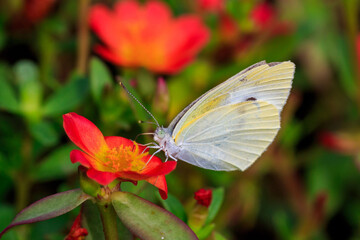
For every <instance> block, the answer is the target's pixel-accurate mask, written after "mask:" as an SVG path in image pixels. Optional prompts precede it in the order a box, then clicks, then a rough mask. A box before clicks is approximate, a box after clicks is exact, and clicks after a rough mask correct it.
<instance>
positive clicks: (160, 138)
mask: <svg viewBox="0 0 360 240" xmlns="http://www.w3.org/2000/svg"><path fill="white" fill-rule="evenodd" d="M170 138H171V136H170V131H169V129H168V128H164V127H157V128H156V130H155V134H154V140H155V141H156V142H157V143H159V144H160V145H162V144H163V143H164V142H165V141H167V140H169V139H170Z"/></svg>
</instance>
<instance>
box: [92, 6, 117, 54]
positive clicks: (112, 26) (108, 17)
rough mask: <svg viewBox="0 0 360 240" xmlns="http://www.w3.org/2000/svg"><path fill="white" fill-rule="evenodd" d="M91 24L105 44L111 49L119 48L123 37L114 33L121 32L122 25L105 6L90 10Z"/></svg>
mask: <svg viewBox="0 0 360 240" xmlns="http://www.w3.org/2000/svg"><path fill="white" fill-rule="evenodd" d="M89 22H90V26H91V28H92V29H93V31H94V32H95V33H96V34H97V35H98V36H99V37H100V38H101V40H102V41H103V42H104V43H105V44H107V45H108V46H110V47H111V48H113V47H116V46H117V44H118V42H119V40H120V39H119V38H120V37H121V36H120V35H119V34H114V33H117V32H118V31H119V29H120V25H119V23H118V21H117V18H116V15H115V14H113V12H112V11H110V10H108V8H107V7H106V6H105V5H103V4H96V5H94V6H93V7H91V9H90V12H89Z"/></svg>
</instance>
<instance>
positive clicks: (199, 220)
mask: <svg viewBox="0 0 360 240" xmlns="http://www.w3.org/2000/svg"><path fill="white" fill-rule="evenodd" d="M194 199H195V200H196V201H197V202H196V204H195V205H194V207H193V208H192V209H191V211H190V214H189V218H188V224H189V226H190V228H191V229H193V230H194V231H195V232H197V231H199V230H200V229H201V228H202V227H203V226H204V224H205V221H206V218H207V217H208V215H209V206H210V203H211V199H212V190H210V189H208V190H205V189H200V190H198V191H197V192H195V194H194Z"/></svg>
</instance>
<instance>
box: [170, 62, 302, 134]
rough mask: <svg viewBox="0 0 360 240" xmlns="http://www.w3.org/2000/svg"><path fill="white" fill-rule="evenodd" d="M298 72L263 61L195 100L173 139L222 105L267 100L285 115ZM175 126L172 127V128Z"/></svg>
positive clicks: (288, 64)
mask: <svg viewBox="0 0 360 240" xmlns="http://www.w3.org/2000/svg"><path fill="white" fill-rule="evenodd" d="M294 71H295V65H294V64H293V63H292V62H289V61H288V62H281V63H269V64H267V63H266V62H264V61H263V62H259V63H257V64H254V65H252V66H250V67H249V68H247V69H245V70H243V71H241V72H240V73H238V74H237V75H235V76H233V77H232V78H230V79H228V80H227V81H225V82H224V83H222V84H220V85H218V86H217V87H215V88H213V89H211V90H210V91H208V92H207V93H205V94H204V95H202V96H201V97H200V98H198V99H197V100H195V101H194V103H193V104H192V106H191V107H190V108H189V109H188V110H187V111H186V112H185V113H184V112H183V113H181V115H182V117H181V118H180V119H179V118H178V117H177V118H176V122H177V123H176V126H175V127H174V130H173V133H172V136H173V137H174V138H175V136H176V135H177V134H178V132H179V131H180V130H181V129H182V128H184V126H188V125H190V124H191V123H193V122H194V121H193V120H194V119H196V118H198V116H200V115H202V114H204V113H206V112H207V111H210V110H212V109H216V108H218V107H221V106H225V105H231V104H236V103H241V102H245V101H250V100H251V101H265V102H268V103H270V104H273V105H274V106H275V107H276V108H277V110H278V112H281V110H282V108H283V106H284V104H285V102H286V99H287V97H288V95H289V92H290V88H291V82H292V79H293V75H294ZM172 125H173V123H172V124H171V126H172Z"/></svg>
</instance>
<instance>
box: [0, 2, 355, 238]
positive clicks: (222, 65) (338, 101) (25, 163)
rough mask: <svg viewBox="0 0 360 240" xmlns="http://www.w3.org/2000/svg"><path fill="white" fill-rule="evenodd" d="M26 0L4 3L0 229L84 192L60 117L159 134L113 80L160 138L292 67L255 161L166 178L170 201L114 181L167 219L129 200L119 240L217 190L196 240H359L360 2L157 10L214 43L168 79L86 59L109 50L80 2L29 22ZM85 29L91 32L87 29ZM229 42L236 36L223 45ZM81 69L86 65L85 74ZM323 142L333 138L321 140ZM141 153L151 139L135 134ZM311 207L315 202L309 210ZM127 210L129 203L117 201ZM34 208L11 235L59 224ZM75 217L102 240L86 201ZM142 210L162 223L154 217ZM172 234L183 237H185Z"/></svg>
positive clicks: (64, 223)
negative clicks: (251, 79)
mask: <svg viewBox="0 0 360 240" xmlns="http://www.w3.org/2000/svg"><path fill="white" fill-rule="evenodd" d="M26 2H27V1H24V0H16V1H3V2H1V4H0V6H1V7H0V182H1V184H0V216H1V217H0V231H1V230H3V229H4V228H6V226H7V225H9V222H10V221H11V219H13V218H14V217H15V214H16V213H17V212H20V211H21V210H22V209H24V208H25V207H26V206H28V205H29V204H30V203H31V202H34V201H36V200H37V199H40V198H43V197H45V196H47V195H50V194H54V193H55V192H57V191H63V190H64V189H65V190H68V189H74V188H76V187H77V186H78V185H79V181H78V179H77V177H76V176H77V175H76V171H77V166H78V165H77V164H72V163H71V161H70V158H69V154H70V151H71V150H72V149H74V148H75V147H74V145H69V139H68V137H67V136H66V135H65V132H64V129H63V127H62V116H61V115H62V114H65V113H68V112H76V113H79V114H81V115H83V116H84V117H86V118H88V119H91V120H92V121H93V122H94V123H95V124H96V125H97V126H98V127H99V128H100V129H101V130H102V132H103V133H104V135H106V136H123V137H127V138H129V139H135V137H136V136H137V135H138V134H139V133H143V132H148V133H152V132H153V131H154V128H155V126H153V125H152V124H138V123H137V121H138V120H144V121H147V120H149V121H153V120H152V119H151V118H150V116H149V115H148V114H147V113H146V112H145V111H144V110H143V109H142V107H141V106H139V105H138V104H137V103H136V102H135V101H134V100H133V99H132V98H131V97H130V96H128V95H127V93H126V92H125V91H124V90H123V89H122V88H121V87H120V86H119V85H118V84H117V82H116V77H118V76H119V77H120V78H121V80H122V81H123V82H124V83H125V85H126V86H127V88H128V89H129V91H130V92H131V93H132V94H133V95H134V96H136V98H137V99H138V100H139V101H140V102H142V103H143V104H144V106H145V107H146V108H147V109H148V110H149V111H150V112H152V113H153V114H154V115H155V117H156V118H157V120H158V121H159V123H160V125H164V126H168V124H169V123H170V121H171V120H172V119H173V118H174V117H175V116H176V115H177V114H178V113H179V112H180V111H181V110H182V109H184V108H185V107H186V106H187V105H188V104H190V103H191V102H192V101H193V100H195V99H196V98H197V97H199V96H201V95H202V94H203V93H204V92H206V91H207V90H209V89H210V88H212V87H214V86H216V85H218V84H219V83H221V82H223V81H224V80H226V79H227V78H229V77H231V76H233V75H234V74H236V73H237V72H239V71H241V70H242V69H244V68H246V67H247V66H249V65H251V64H253V63H255V62H258V61H260V60H266V61H267V62H271V61H285V60H291V61H293V62H294V63H295V64H296V72H295V78H294V81H293V87H292V90H291V94H290V98H289V100H288V102H287V104H286V105H285V108H284V110H283V112H282V115H281V130H280V132H279V134H278V136H277V137H276V139H275V141H274V143H273V144H272V145H271V146H270V147H269V148H268V149H267V151H266V152H265V153H264V154H263V155H262V156H261V158H260V159H259V160H257V162H256V163H255V164H254V165H253V166H251V167H250V168H249V169H248V170H247V171H245V172H236V171H235V172H214V171H208V170H203V169H199V168H196V167H193V166H190V165H188V164H186V163H183V162H178V165H177V168H176V170H175V171H173V172H172V173H171V174H169V175H168V176H166V178H167V186H168V191H169V194H168V199H167V200H163V199H161V198H160V197H159V195H158V194H157V189H156V187H154V186H152V185H151V184H148V183H146V182H145V181H139V182H138V184H137V185H136V186H135V185H134V184H133V183H130V182H127V183H122V185H121V188H122V191H129V192H132V193H134V194H136V195H137V196H139V197H141V198H143V199H146V200H149V201H151V202H154V203H159V205H161V206H163V208H164V209H165V210H166V211H165V210H164V209H162V210H159V209H158V208H156V207H154V206H153V205H151V204H150V203H148V202H145V201H144V200H140V199H139V198H137V197H135V196H133V195H130V194H125V195H123V196H122V197H119V199H120V200H115V201H116V204H115V205H117V207H118V208H120V209H124V208H125V207H126V209H127V210H123V211H124V212H126V213H128V216H126V215H125V214H123V213H119V215H120V216H121V217H120V218H121V219H122V220H123V223H121V222H120V220H119V223H118V228H119V229H120V230H119V231H120V234H121V239H129V240H130V239H133V238H134V237H133V235H132V233H131V232H130V231H129V230H128V229H127V227H128V228H130V229H132V230H133V231H134V232H135V231H138V230H137V229H138V225H137V222H142V223H143V221H144V219H147V221H146V223H143V224H144V225H146V226H147V227H146V231H147V233H148V232H150V230H149V229H152V228H154V226H155V225H157V224H162V223H161V222H160V221H161V219H167V218H166V217H164V213H167V211H169V212H171V213H172V214H174V215H175V216H176V217H177V218H179V219H180V220H181V221H183V222H184V223H186V224H188V219H189V212H190V211H189V208H191V204H190V203H194V199H193V194H194V192H195V191H196V190H198V189H200V188H210V189H214V190H213V199H212V203H211V205H210V207H209V209H208V215H207V218H206V222H205V224H204V225H203V226H202V227H201V229H200V230H198V231H197V232H196V234H197V237H198V238H199V239H207V240H223V239H248V238H262V239H265V238H266V239H360V227H359V222H360V215H359V211H360V188H359V187H358V185H359V181H360V171H359V159H360V151H359V149H360V144H359V141H360V137H359V136H360V127H359V122H360V110H359V109H360V107H359V106H360V100H359V99H360V88H359V84H360V71H359V69H360V65H359V64H360V59H359V56H358V54H359V29H360V28H359V21H358V18H359V16H358V15H359V14H358V13H359V7H360V3H359V1H357V0H349V1H334V2H331V1H330V2H328V1H323V0H304V1H302V0H294V1H256V0H250V1H238V0H236V1H235V0H227V1H225V4H224V7H223V8H222V10H221V13H218V12H216V11H214V12H207V11H206V10H204V9H202V8H201V7H200V6H198V2H199V1H176V0H164V1H163V2H164V3H165V4H168V5H169V7H170V8H171V12H172V13H173V15H174V16H181V15H182V14H195V15H198V16H199V18H200V19H201V20H202V21H204V22H205V24H206V25H207V27H208V28H209V31H210V40H209V42H208V43H207V45H206V47H205V48H204V49H203V50H202V51H201V52H200V53H199V54H198V55H197V56H196V58H195V59H192V60H191V59H189V64H188V65H187V66H186V67H185V68H184V69H182V70H181V71H179V72H178V73H175V74H161V73H155V72H151V71H150V70H147V69H142V68H136V67H124V66H119V65H117V64H114V63H111V61H108V60H105V59H103V58H101V56H100V54H99V56H95V54H98V52H97V51H96V50H94V48H95V46H96V45H97V44H99V43H101V44H105V41H103V39H99V37H98V36H96V33H95V32H94V31H92V30H91V29H90V31H87V30H86V28H82V27H84V26H82V25H79V24H80V23H79V22H78V20H79V16H80V15H79V11H80V9H81V5H80V3H83V2H86V1H57V3H56V4H55V5H53V6H52V7H50V8H49V9H48V10H47V11H48V12H47V13H44V15H43V16H39V18H38V19H37V20H36V21H33V20H31V21H30V20H29V19H27V17H29V16H34V13H35V12H27V11H28V10H29V9H31V8H29V9H25V8H26V7H25V6H26ZM38 2H39V3H37V4H40V5H41V4H45V2H54V1H40V0H39V1H38ZM40 2H41V3H40ZM43 2H44V3H43ZM97 2H99V3H101V2H102V3H105V2H106V1H97ZM110 2H111V1H107V3H106V4H108V3H110ZM112 2H114V3H115V1H112ZM141 2H144V1H141ZM262 2H267V3H270V4H271V5H270V7H271V8H270V9H273V10H274V12H272V13H271V14H272V15H271V14H270V15H268V16H265V17H264V19H266V17H269V16H270V17H273V19H272V21H271V24H270V25H266V26H265V27H263V28H262V27H259V26H256V24H255V23H254V20H253V19H252V17H253V16H252V12H253V10H254V8H255V7H256V6H258V4H259V3H262ZM91 4H94V3H93V2H92V3H91ZM33 5H34V6H35V5H36V4H35V3H34V4H33ZM110 5H111V3H110ZM110 5H109V6H110ZM41 6H42V5H41ZM90 7H91V6H90ZM40 8H41V7H39V8H37V9H38V10H39V9H40ZM29 11H30V10H29ZM44 11H45V10H44ZM35 15H36V14H35ZM40 15H41V14H40ZM83 22H84V23H86V24H88V19H86V20H85V21H83ZM227 27H228V28H229V29H227ZM84 30H85V31H84ZM227 31H228V32H227ZM229 32H230V33H231V34H233V36H230V37H229V36H225V35H226V34H229ZM83 33H85V34H84V35H86V36H85V40H84V39H83V37H84V35H82V34H83ZM154 33H156V31H154ZM179 34H180V33H179ZM231 34H230V35H231ZM111 35H112V36H117V32H116V31H114V32H112V33H111ZM148 37H149V36H147V37H146V38H145V40H144V41H147V40H148ZM182 37H183V35H181V36H179V40H181V38H182ZM189 42H192V41H189ZM88 43H90V44H88ZM120 44H121V41H120V42H119V45H120ZM176 44H177V42H174V45H176ZM165 47H166V46H165ZM110 50H111V49H110ZM154 50H155V49H154ZM141 57H148V56H141ZM175 57H176V56H175ZM82 58H84V59H82ZM169 58H170V57H169ZM149 59H151V58H149ZM80 60H85V66H82V67H80V65H81V64H80V62H81V61H80ZM170 60H172V59H165V61H170ZM159 77H163V78H164V81H165V87H164V89H167V90H168V93H166V94H164V92H162V93H163V94H164V96H159V94H158V92H157V89H158V88H157V87H158V86H157V82H158V81H157V80H158V78H159ZM324 132H325V133H330V134H336V136H338V139H335V140H334V139H331V138H330V139H329V138H327V139H326V138H323V137H322V136H323V133H324ZM337 134H338V135H337ZM331 140H334V141H331ZM136 141H138V142H139V143H149V142H151V141H153V140H152V137H151V136H142V137H139V138H137V139H136ZM321 145H322V146H321ZM151 153H152V151H151ZM157 156H160V157H163V155H162V154H161V153H160V154H159V155H157ZM163 159H164V158H163ZM85 174H86V173H84V175H85ZM75 195H76V196H80V195H81V193H80V190H78V191H75V192H72V194H70V195H66V194H65V195H60V196H63V197H64V198H59V199H57V198H54V199H55V200H54V201H55V203H54V205H56V206H57V207H58V208H59V209H62V210H61V211H60V212H59V214H61V213H63V212H65V210H64V209H66V211H70V208H66V206H65V205H67V204H70V205H72V206H77V205H79V204H81V201H82V200H81V201H80V200H79V201H77V200H76V196H75ZM120 195H121V193H120ZM53 196H54V195H53ZM53 196H52V197H53ZM55 196H57V195H55ZM124 196H125V197H126V198H125V197H124ZM319 196H324V199H323V202H320V203H319V202H317V201H318V200H319V199H318V198H319ZM127 198H129V199H131V200H132V201H135V203H134V205H130V204H128V203H127V202H124V201H125V200H124V199H127ZM50 199H52V198H50ZM56 199H57V200H56ZM64 199H66V200H64ZM320 200H321V199H320ZM40 203H41V204H40V205H35V206H42V207H44V206H45V208H44V209H45V210H46V209H47V210H46V211H48V212H46V211H45V212H41V211H39V212H37V213H36V214H35V213H34V212H32V211H34V209H36V208H33V207H30V208H25V211H24V212H22V213H20V215H18V216H17V217H15V219H14V221H13V223H11V225H10V228H11V227H12V226H14V225H17V224H21V223H27V222H29V221H30V222H31V221H33V220H34V216H35V215H36V216H38V218H36V219H37V220H39V219H43V218H42V217H43V216H44V214H45V215H46V214H50V215H49V216H51V217H54V216H55V215H57V214H58V213H56V214H55V213H54V212H52V211H53V210H54V209H55V208H53V209H50V208H51V207H46V205H47V203H46V201H45V202H44V201H40ZM189 206H190V207H189ZM29 209H30V210H31V211H30V210H29ZM82 209H83V210H82V211H83V215H82V224H83V226H84V227H86V228H87V229H88V231H89V235H88V237H87V239H99V240H101V239H104V234H103V228H102V223H101V219H100V215H99V211H98V209H97V207H96V205H95V204H94V203H93V202H90V201H86V202H85V203H84V204H83V205H82ZM150 209H156V210H155V211H156V214H159V217H158V216H157V215H156V216H155V217H152V218H150V217H149V215H148V214H149V210H150ZM39 214H40V215H39ZM76 214H77V213H76ZM76 214H75V213H74V211H70V212H69V214H67V215H63V216H62V217H59V218H55V219H53V220H52V221H44V222H42V223H36V224H31V225H24V226H20V227H15V228H12V229H11V230H10V231H9V232H7V233H6V234H5V235H4V236H3V238H1V239H5V240H6V239H14V240H15V239H16V240H17V239H34V240H37V239H39V240H40V239H49V240H55V239H63V238H64V236H65V235H66V233H67V232H68V230H69V227H70V226H71V222H72V221H73V219H74V218H75V215H76ZM165 215H166V214H165ZM166 216H168V215H166ZM171 216H172V215H171ZM157 219H159V220H157ZM169 219H170V220H169V221H173V219H174V218H172V217H169ZM171 219H172V220H171ZM159 222H160V223H159ZM124 224H125V225H124ZM126 224H128V225H126ZM174 224H175V223H174ZM176 224H177V223H176ZM176 224H175V225H173V226H176V227H175V228H178V231H180V230H179V229H184V228H186V226H184V225H182V224H180V226H181V227H178V225H176ZM165 226H166V224H165ZM334 226H335V227H334ZM169 227H170V225H169ZM134 229H135V230H134ZM333 229H336V231H338V232H339V233H340V235H336V234H335V233H334V231H333ZM155 233H156V231H155ZM254 236H255V237H254ZM170 239H173V238H170ZM181 239H183V238H181Z"/></svg>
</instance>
